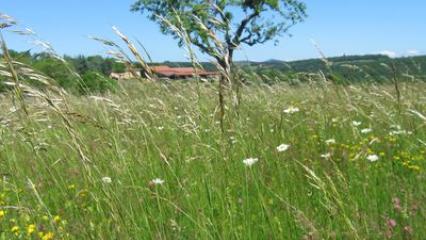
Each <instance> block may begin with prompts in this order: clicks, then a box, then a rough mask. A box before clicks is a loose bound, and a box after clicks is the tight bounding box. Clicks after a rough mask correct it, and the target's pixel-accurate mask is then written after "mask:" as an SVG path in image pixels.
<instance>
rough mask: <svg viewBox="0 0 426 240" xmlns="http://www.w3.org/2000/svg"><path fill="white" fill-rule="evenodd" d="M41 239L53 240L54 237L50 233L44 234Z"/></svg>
mask: <svg viewBox="0 0 426 240" xmlns="http://www.w3.org/2000/svg"><path fill="white" fill-rule="evenodd" d="M41 239H42V240H53V239H54V235H53V233H52V232H47V233H46V234H44V235H43V237H42V238H41Z"/></svg>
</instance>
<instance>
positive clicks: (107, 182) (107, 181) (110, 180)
mask: <svg viewBox="0 0 426 240" xmlns="http://www.w3.org/2000/svg"><path fill="white" fill-rule="evenodd" d="M102 182H103V183H105V184H109V183H112V179H111V178H110V177H103V178H102Z"/></svg>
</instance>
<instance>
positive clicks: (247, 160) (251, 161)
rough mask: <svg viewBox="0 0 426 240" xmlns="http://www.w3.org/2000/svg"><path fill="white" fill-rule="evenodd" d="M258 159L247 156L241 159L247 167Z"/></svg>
mask: <svg viewBox="0 0 426 240" xmlns="http://www.w3.org/2000/svg"><path fill="white" fill-rule="evenodd" d="M258 161H259V159H258V158H247V159H244V160H243V163H244V165H246V166H247V167H251V166H253V165H254V164H255V163H257V162H258Z"/></svg>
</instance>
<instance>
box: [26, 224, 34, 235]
mask: <svg viewBox="0 0 426 240" xmlns="http://www.w3.org/2000/svg"><path fill="white" fill-rule="evenodd" d="M35 230H36V225H35V224H30V225H28V227H27V234H28V236H29V235H31V234H33V233H34V232H35Z"/></svg>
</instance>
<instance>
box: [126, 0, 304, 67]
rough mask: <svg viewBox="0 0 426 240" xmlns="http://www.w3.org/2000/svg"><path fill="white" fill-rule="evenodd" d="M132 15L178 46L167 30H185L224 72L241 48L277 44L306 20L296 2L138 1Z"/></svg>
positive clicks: (183, 42)
mask: <svg viewBox="0 0 426 240" xmlns="http://www.w3.org/2000/svg"><path fill="white" fill-rule="evenodd" d="M132 11H138V12H142V13H143V14H146V15H147V16H148V17H149V18H150V19H151V20H153V21H155V22H157V23H158V24H159V25H160V28H161V31H162V32H163V33H164V34H168V35H172V36H173V37H174V38H176V39H178V40H179V45H184V44H185V39H183V38H182V35H181V34H179V33H178V32H177V31H175V30H174V29H172V28H171V26H175V27H177V28H178V29H180V30H185V31H186V33H187V37H188V40H189V42H190V43H191V44H193V45H195V46H197V47H198V48H199V49H200V50H201V52H203V53H205V54H208V55H210V56H212V57H214V58H215V59H216V60H217V62H218V63H219V65H220V66H221V67H222V68H224V69H226V68H228V67H230V65H231V64H232V60H233V56H234V52H235V50H236V49H237V48H238V47H240V46H241V45H242V44H246V45H249V46H254V45H256V44H263V43H265V42H268V41H270V40H277V37H279V36H281V35H283V34H284V33H286V32H287V31H288V29H289V28H290V27H291V26H293V25H295V24H296V23H298V22H300V21H302V20H303V19H304V18H305V17H306V14H305V4H304V3H302V2H301V1H299V0H179V1H177V0H164V1H158V0H138V1H136V2H135V3H134V4H133V6H132Z"/></svg>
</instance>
